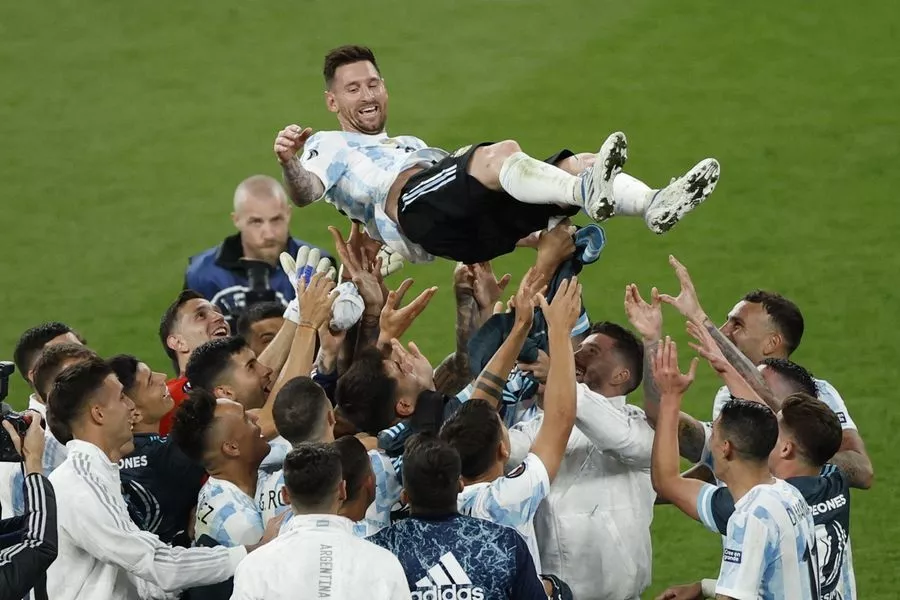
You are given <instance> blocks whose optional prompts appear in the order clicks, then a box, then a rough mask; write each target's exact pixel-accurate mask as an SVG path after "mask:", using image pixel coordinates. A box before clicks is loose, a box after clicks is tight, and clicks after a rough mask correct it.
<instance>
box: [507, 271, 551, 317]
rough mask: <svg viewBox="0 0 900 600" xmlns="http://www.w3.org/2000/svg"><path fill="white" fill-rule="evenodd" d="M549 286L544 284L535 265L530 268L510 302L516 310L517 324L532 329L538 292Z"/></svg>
mask: <svg viewBox="0 0 900 600" xmlns="http://www.w3.org/2000/svg"><path fill="white" fill-rule="evenodd" d="M546 287H547V286H542V285H541V282H540V278H539V277H538V274H537V272H536V271H535V270H534V267H532V268H530V269H528V272H527V273H525V277H523V278H522V283H520V284H519V289H518V291H516V295H515V296H513V298H512V300H511V301H510V304H511V305H512V309H513V310H514V311H515V312H516V325H518V326H520V327H524V328H525V329H526V330H530V329H531V324H532V323H533V322H534V309H535V307H536V306H537V305H538V294H540V293H541V292H543V291H544V289H546Z"/></svg>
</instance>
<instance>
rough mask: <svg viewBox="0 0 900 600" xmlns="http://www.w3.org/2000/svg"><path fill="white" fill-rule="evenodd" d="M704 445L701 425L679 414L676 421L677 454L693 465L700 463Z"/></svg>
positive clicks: (704, 439)
mask: <svg viewBox="0 0 900 600" xmlns="http://www.w3.org/2000/svg"><path fill="white" fill-rule="evenodd" d="M704 445H706V433H705V432H704V431H703V425H701V424H700V423H699V421H697V420H696V419H694V418H693V417H691V416H689V415H686V414H684V413H681V417H680V418H679V419H678V449H679V454H681V456H682V457H684V458H686V459H687V460H689V461H691V462H693V463H696V462H700V455H701V454H703V446H704Z"/></svg>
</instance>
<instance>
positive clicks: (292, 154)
mask: <svg viewBox="0 0 900 600" xmlns="http://www.w3.org/2000/svg"><path fill="white" fill-rule="evenodd" d="M311 135H312V129H310V128H309V127H307V128H306V129H301V128H300V126H299V125H288V126H287V127H285V128H284V129H282V130H281V131H280V132H278V137H276V138H275V155H276V156H277V157H278V162H280V163H281V172H282V175H283V177H284V184H285V186H286V187H287V190H288V194H289V195H290V197H291V200H293V202H294V204H296V205H297V206H307V205H309V204H312V203H313V202H315V201H316V200H318V199H319V198H321V197H322V196H323V195H324V194H325V185H324V184H323V183H322V180H321V179H319V177H318V176H317V175H315V174H314V173H311V172H309V171H307V170H306V169H304V168H303V165H302V164H300V158H299V157H298V156H297V152H300V151H301V150H303V145H304V144H305V143H306V140H308V139H309V137H310V136H311Z"/></svg>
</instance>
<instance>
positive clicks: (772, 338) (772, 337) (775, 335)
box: [763, 331, 784, 356]
mask: <svg viewBox="0 0 900 600" xmlns="http://www.w3.org/2000/svg"><path fill="white" fill-rule="evenodd" d="M783 345H784V336H782V335H781V333H779V332H777V331H775V332H772V333H770V334H769V337H768V338H766V345H765V346H763V354H764V355H766V356H770V355H772V354H774V353H775V351H776V350H778V348H780V347H782V346H783Z"/></svg>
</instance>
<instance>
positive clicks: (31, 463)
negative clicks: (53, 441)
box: [0, 413, 57, 600]
mask: <svg viewBox="0 0 900 600" xmlns="http://www.w3.org/2000/svg"><path fill="white" fill-rule="evenodd" d="M30 415H31V417H32V420H31V424H30V425H29V426H28V430H27V431H26V433H25V436H24V439H23V438H22V437H20V435H19V433H18V432H17V431H16V430H15V428H14V427H13V426H12V425H11V424H10V423H9V421H7V420H4V421H3V423H2V424H3V429H5V430H6V434H7V435H8V436H9V438H10V439H11V440H12V443H13V445H14V446H15V449H16V452H18V453H19V455H20V456H22V458H23V459H24V463H25V465H24V466H25V514H24V515H23V516H21V517H13V518H11V519H6V520H3V521H0V600H18V599H20V598H23V597H24V596H25V595H26V594H27V593H28V591H29V590H31V589H32V588H34V592H35V594H34V597H35V599H36V600H38V599H42V598H43V599H46V598H47V578H46V575H45V574H46V572H47V569H48V568H49V567H50V564H51V563H52V562H53V561H54V560H56V548H57V546H56V535H57V533H56V497H55V495H54V493H53V486H52V485H51V484H50V481H49V480H48V479H47V478H46V477H44V475H43V473H42V467H41V459H42V457H43V455H44V430H43V429H42V428H41V419H40V415H38V414H37V413H30Z"/></svg>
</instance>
